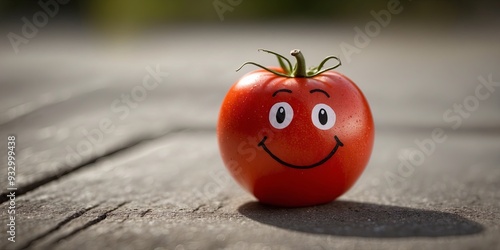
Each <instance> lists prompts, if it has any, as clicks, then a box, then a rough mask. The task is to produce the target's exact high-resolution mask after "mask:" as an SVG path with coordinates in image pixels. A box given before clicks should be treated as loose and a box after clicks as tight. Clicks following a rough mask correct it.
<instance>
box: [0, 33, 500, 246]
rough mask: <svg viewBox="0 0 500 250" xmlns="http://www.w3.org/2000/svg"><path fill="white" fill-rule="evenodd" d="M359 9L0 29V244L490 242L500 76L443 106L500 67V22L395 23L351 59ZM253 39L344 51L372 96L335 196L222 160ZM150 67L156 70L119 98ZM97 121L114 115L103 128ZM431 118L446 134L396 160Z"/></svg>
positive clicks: (276, 46) (498, 179) (429, 126)
mask: <svg viewBox="0 0 500 250" xmlns="http://www.w3.org/2000/svg"><path fill="white" fill-rule="evenodd" d="M311 27H316V28H311ZM352 27H353V25H344V26H335V25H327V24H323V25H317V24H314V25H306V24H303V25H302V26H299V29H300V30H301V31H302V32H301V35H300V36H298V35H297V32H296V31H295V30H292V29H291V26H290V25H287V24H279V25H278V24H277V25H275V26H271V27H267V28H263V27H261V26H252V25H244V24H242V25H235V26H231V25H222V24H221V25H212V26H201V27H200V26H196V27H195V26H178V27H177V26H174V27H171V28H168V29H165V30H159V31H156V32H153V34H144V35H141V36H140V37H137V38H136V39H133V40H129V41H128V42H126V43H116V42H115V40H113V39H111V40H106V39H102V38H99V39H98V38H96V37H95V36H93V34H90V33H86V32H84V31H82V32H74V33H71V31H69V30H71V29H68V30H65V29H64V28H53V29H50V28H47V29H46V30H44V32H41V33H40V35H39V36H38V37H36V39H34V40H32V41H31V42H30V43H29V44H28V45H25V46H24V47H22V48H21V51H20V52H19V53H18V54H15V53H13V51H12V49H11V47H10V45H9V44H7V43H5V44H1V46H0V49H1V54H2V57H0V76H1V77H0V124H1V125H0V139H1V140H4V142H6V141H7V136H8V135H16V137H17V141H16V143H17V147H16V153H17V165H18V168H17V169H16V176H17V187H18V190H17V197H16V215H17V216H16V223H17V224H16V225H17V226H16V242H15V243H11V242H10V241H7V237H8V236H7V234H6V230H5V229H6V226H4V227H2V230H0V231H1V234H0V235H1V237H2V238H1V239H0V249H25V248H32V249H337V248H344V249H358V248H365V249H366V248H370V249H422V248H426V249H473V248H482V249H500V240H499V238H498V235H499V233H500V228H499V225H500V224H499V221H500V215H499V214H500V205H499V204H500V192H499V191H498V190H500V166H499V164H500V155H499V154H498V153H499V152H500V112H499V110H500V109H499V108H500V86H499V87H492V88H493V91H492V92H490V95H489V97H488V98H485V99H484V100H480V101H479V105H478V106H477V107H475V108H474V109H473V110H471V111H469V112H467V113H468V116H467V117H464V118H462V119H461V122H462V123H461V124H460V126H458V127H453V125H454V124H455V122H450V121H447V120H445V119H443V115H444V114H445V113H446V112H447V110H449V109H451V110H453V108H454V105H455V104H463V103H464V101H465V100H470V99H471V98H472V97H470V96H474V95H475V94H476V92H475V90H476V88H477V86H479V85H480V84H481V82H480V80H478V78H480V77H483V78H485V79H488V77H491V79H492V80H493V82H500V71H499V66H500V47H498V41H499V39H500V35H499V34H498V32H497V33H493V32H491V30H488V29H487V28H484V29H475V28H472V27H469V28H467V27H465V28H457V27H447V26H446V27H434V28H433V29H424V28H418V27H410V28H409V27H406V26H391V27H390V28H387V29H384V30H383V31H382V33H381V34H380V35H379V36H377V37H375V38H373V39H372V41H371V42H370V44H368V46H366V47H365V48H363V49H362V50H361V53H359V54H354V55H353V56H352V60H351V61H350V62H348V61H347V60H345V59H346V58H345V55H342V52H341V50H340V48H339V45H340V44H341V43H342V42H347V43H351V44H353V37H354V35H355V33H354V31H353V29H352ZM62 31H65V32H62ZM4 33H5V32H4ZM261 47H264V48H268V49H271V50H276V51H278V52H282V53H286V52H287V51H288V50H290V49H292V48H300V49H302V51H303V52H304V54H305V56H306V59H308V62H309V64H310V65H313V64H314V63H315V62H319V61H320V60H321V59H322V58H323V57H324V56H326V55H327V54H337V55H340V56H341V58H342V59H344V65H343V66H342V67H340V68H339V69H338V70H339V71H340V72H342V73H344V74H346V75H348V76H349V77H350V78H352V79H353V80H354V81H355V82H356V83H357V84H358V85H359V87H360V88H361V89H362V90H363V92H364V93H365V95H366V97H367V98H368V100H369V102H370V104H371V107H372V111H373V115H374V117H375V123H376V128H377V130H376V141H375V147H374V151H373V154H372V158H371V160H370V163H369V165H368V167H367V169H366V171H365V172H364V173H363V175H362V177H361V178H360V180H359V181H358V182H357V183H356V185H355V186H354V187H353V188H352V189H351V190H350V191H349V192H348V193H346V194H345V195H344V196H342V197H341V198H340V199H339V200H338V201H335V202H332V203H330V204H327V205H323V206H316V207H308V208H298V209H280V208H270V207H266V206H262V205H260V204H259V203H257V202H256V201H255V199H254V198H253V197H252V196H251V195H249V194H247V193H246V192H245V191H243V190H242V189H241V188H240V187H239V186H238V185H237V184H236V183H234V181H233V180H232V179H231V178H230V177H229V175H228V173H227V172H226V170H225V168H224V166H223V164H222V162H221V159H220V157H219V153H218V147H217V141H216V137H215V123H216V119H217V114H218V109H219V105H220V103H221V101H222V98H223V97H224V95H225V93H226V91H227V89H228V88H229V87H230V86H231V84H232V83H233V82H234V81H235V80H236V79H238V78H239V77H241V76H242V75H243V74H244V72H247V71H248V70H251V69H250V68H245V69H244V70H243V72H238V73H235V72H234V69H235V68H237V67H238V66H239V65H240V64H241V63H242V62H244V61H247V60H254V61H259V62H261V63H263V64H275V62H274V58H272V57H270V56H268V55H265V54H259V53H257V52H256V49H257V48H261ZM148 67H149V68H150V69H153V70H156V69H159V70H160V71H161V72H164V73H163V75H162V76H161V77H160V78H158V79H159V80H160V81H161V82H159V84H158V86H157V87H156V88H154V89H153V90H151V91H149V90H148V91H147V92H146V96H145V97H144V98H142V99H141V100H140V101H136V102H134V103H133V104H131V105H129V106H127V105H126V104H124V103H122V102H120V100H121V98H122V95H131V94H132V93H133V92H134V91H135V90H134V89H135V88H137V86H140V85H141V84H142V82H143V79H144V78H145V77H146V76H148V75H150V73H148V69H147V68H148ZM152 79H153V78H151V79H150V80H152ZM495 90H496V91H495ZM483 91H484V90H483ZM485 93H486V92H485ZM115 102H118V103H119V104H118V106H115V108H113V103H115ZM115 105H116V104H115ZM116 107H120V109H119V111H117V109H116ZM125 110H127V111H126V112H125ZM103 121H104V122H108V125H107V126H109V127H112V128H113V129H109V130H112V131H109V132H107V131H103V130H102V129H101V130H100V132H99V133H102V136H97V135H96V134H95V133H97V132H96V131H97V130H99V128H100V126H101V125H100V124H102V123H103ZM435 129H442V131H443V133H444V136H445V138H446V139H445V140H444V141H443V142H442V143H436V147H435V149H434V150H433V152H431V153H429V154H428V155H425V159H424V160H423V162H421V163H419V164H414V165H412V167H410V168H401V163H402V162H405V161H408V159H409V157H411V155H412V152H414V151H413V150H414V149H415V148H417V147H418V145H417V144H416V142H415V141H416V140H417V141H423V140H426V139H429V138H432V133H433V131H434V130H435ZM84 131H90V132H89V133H90V134H91V135H93V136H94V137H92V136H90V137H88V136H85V132H84ZM92 138H93V139H92ZM92 140H94V141H95V143H92ZM3 144H5V143H3ZM88 145H91V146H90V147H88ZM78 150H80V152H81V154H77V153H75V151H78ZM0 153H1V156H2V163H1V164H0V165H1V169H2V171H0V180H1V181H0V183H2V187H1V190H0V191H1V193H2V196H1V197H0V201H1V202H2V204H1V205H0V209H1V211H2V225H6V223H7V222H8V221H7V220H8V217H7V210H8V206H9V202H8V201H7V196H6V195H7V194H8V191H7V189H6V188H7V184H6V179H7V171H6V169H7V166H6V154H7V149H6V148H5V147H1V148H0Z"/></svg>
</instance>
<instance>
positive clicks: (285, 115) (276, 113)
mask: <svg viewBox="0 0 500 250" xmlns="http://www.w3.org/2000/svg"><path fill="white" fill-rule="evenodd" d="M292 119H293V109H292V106H290V104H288V103H286V102H278V103H275V104H274V105H273V106H272V107H271V110H270V111H269V122H270V123H271V125H273V127H275V128H277V129H284V128H286V127H288V125H290V122H292Z"/></svg>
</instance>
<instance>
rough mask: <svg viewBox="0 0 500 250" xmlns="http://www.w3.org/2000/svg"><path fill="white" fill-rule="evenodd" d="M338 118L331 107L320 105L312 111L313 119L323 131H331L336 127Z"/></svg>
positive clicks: (315, 124)
mask: <svg viewBox="0 0 500 250" xmlns="http://www.w3.org/2000/svg"><path fill="white" fill-rule="evenodd" d="M336 118H337V116H336V115H335V112H334V111H333V109H332V108H330V106H328V105H326V104H323V103H320V104H316V106H314V108H313V110H312V114H311V119H312V122H313V124H314V126H316V127H317V128H319V129H321V130H327V129H331V128H332V127H333V125H335V120H336Z"/></svg>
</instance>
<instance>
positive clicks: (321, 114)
mask: <svg viewBox="0 0 500 250" xmlns="http://www.w3.org/2000/svg"><path fill="white" fill-rule="evenodd" d="M318 119H319V122H320V123H321V124H322V125H325V124H326V123H327V122H328V114H326V110H325V109H320V110H319V114H318Z"/></svg>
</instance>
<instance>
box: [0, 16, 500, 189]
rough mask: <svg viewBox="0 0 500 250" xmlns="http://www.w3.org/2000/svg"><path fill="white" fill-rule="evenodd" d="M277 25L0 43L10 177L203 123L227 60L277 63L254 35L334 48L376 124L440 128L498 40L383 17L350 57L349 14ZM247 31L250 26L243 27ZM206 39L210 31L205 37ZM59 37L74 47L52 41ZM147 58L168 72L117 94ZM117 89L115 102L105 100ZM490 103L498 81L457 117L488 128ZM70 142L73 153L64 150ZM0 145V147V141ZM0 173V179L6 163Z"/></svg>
mask: <svg viewBox="0 0 500 250" xmlns="http://www.w3.org/2000/svg"><path fill="white" fill-rule="evenodd" d="M304 27H306V26H304ZM311 27H316V28H311ZM280 30H281V31H280V36H273V40H270V41H266V42H265V44H264V43H263V41H262V40H261V39H260V38H259V37H260V35H263V36H265V35H273V34H274V31H273V30H271V29H262V27H260V26H252V25H246V26H245V27H244V28H241V27H239V26H238V27H233V26H216V25H215V26H207V27H198V26H197V27H192V26H187V27H174V28H172V29H169V30H166V31H165V32H158V33H157V35H155V36H152V37H150V36H145V37H144V39H140V41H138V44H139V45H140V46H137V48H136V49H134V50H126V51H120V50H119V49H118V50H117V49H111V48H110V47H109V46H99V45H98V44H100V43H101V42H102V41H99V40H98V39H92V38H91V37H90V36H89V35H88V34H84V33H81V34H73V33H71V34H73V35H72V36H66V35H61V34H60V33H57V30H56V31H51V30H50V29H48V30H47V31H46V32H44V33H42V34H41V35H40V37H37V41H36V42H33V43H30V44H29V46H27V47H26V50H25V51H24V52H23V53H20V54H10V53H7V52H8V51H9V47H8V46H9V45H8V44H3V45H2V49H3V50H5V51H6V53H5V55H2V57H1V58H0V75H1V76H2V77H1V78H0V97H1V98H0V123H4V124H3V125H1V126H0V138H5V137H6V136H7V135H9V134H16V135H18V145H19V147H18V152H19V156H20V158H19V160H18V163H19V165H21V166H23V167H22V168H20V169H19V180H18V184H19V186H20V187H26V189H27V190H28V189H29V190H31V188H28V187H30V185H31V186H38V185H37V182H40V180H49V179H54V178H55V177H57V176H58V175H59V174H64V173H66V172H70V171H72V170H73V169H74V168H76V167H78V166H81V165H82V164H85V163H87V162H90V161H92V160H93V159H95V158H96V157H99V156H102V155H106V154H107V153H108V152H111V151H114V150H115V149H119V148H122V147H127V145H129V144H134V143H135V142H137V141H140V140H141V138H144V137H145V138H148V137H155V136H156V135H158V134H160V135H161V134H163V133H164V132H165V131H168V130H169V129H170V128H176V127H212V128H213V127H214V124H215V120H216V118H217V112H218V107H219V103H220V102H221V100H222V98H223V96H224V93H225V91H226V90H227V89H228V87H229V86H230V85H231V84H232V82H233V81H234V80H236V79H237V78H238V77H239V76H241V75H242V74H243V73H244V72H239V73H234V72H233V70H234V69H235V68H236V67H237V66H239V65H240V63H242V62H243V61H246V60H249V59H253V60H257V61H259V62H262V63H264V64H275V59H274V58H272V57H271V56H269V55H262V54H258V53H257V52H256V51H255V48H259V47H263V46H264V47H267V48H270V49H276V50H278V51H280V52H283V53H285V52H286V51H287V50H288V49H287V48H282V44H288V45H289V46H290V48H292V47H293V48H294V47H298V48H301V49H303V51H304V53H306V55H307V56H308V62H310V64H312V63H313V62H315V61H319V60H320V59H321V58H322V57H324V56H325V53H333V54H340V55H341V58H342V59H344V65H343V66H342V67H341V68H339V70H340V71H341V72H343V73H345V74H346V75H348V76H350V77H351V78H352V79H353V80H355V81H356V82H357V83H358V84H359V85H360V87H361V88H362V89H363V91H364V92H365V94H366V96H367V98H368V100H369V101H370V103H371V106H372V110H373V113H374V117H375V120H376V124H377V125H379V126H381V127H383V128H384V127H390V128H394V127H395V128H407V127H412V128H413V127H416V128H421V127H423V128H432V127H437V126H439V127H444V128H450V126H452V125H454V124H455V123H456V119H457V117H458V116H456V115H454V121H451V122H450V121H448V122H447V121H445V120H443V115H444V114H445V112H447V110H449V109H453V108H454V104H455V103H457V104H463V102H464V101H466V100H467V99H466V98H468V97H469V96H471V95H475V90H476V87H477V86H478V85H479V84H480V82H479V80H478V77H481V76H482V77H484V78H486V79H487V78H488V76H490V74H491V75H492V79H493V81H495V82H497V81H498V80H497V79H498V76H497V72H498V70H497V65H499V64H500V61H499V60H500V59H499V58H500V49H498V46H497V44H496V43H495V42H494V41H496V40H497V39H495V38H496V36H497V35H496V34H495V33H492V32H489V30H475V31H474V32H475V34H476V36H464V35H463V34H466V33H460V32H457V33H432V32H428V31H422V30H419V29H410V30H409V31H407V29H401V28H400V27H393V28H388V29H387V30H386V31H387V32H384V33H381V35H380V36H378V37H376V38H374V39H373V40H372V41H371V42H370V44H369V46H367V47H366V48H363V49H362V53H359V54H353V55H352V58H351V59H352V60H351V61H349V60H348V59H347V58H346V55H342V54H341V50H340V47H339V45H340V44H341V43H342V42H346V43H352V41H353V37H354V35H355V33H354V32H353V30H352V27H351V26H336V27H334V28H332V27H328V26H327V25H326V26H325V24H323V26H321V25H319V26H318V25H307V29H306V33H304V34H303V35H301V36H300V37H297V36H296V32H295V30H294V29H288V28H286V27H285V28H283V27H282V28H280ZM325 30H331V32H325ZM249 33H251V34H254V35H252V36H251V37H248V36H247V35H246V34H249ZM43 34H46V35H43ZM62 34H64V33H62ZM200 37H204V39H199V38H200ZM234 37H245V42H244V43H237V44H235V43H234V42H233V38H234ZM309 37H314V41H315V42H314V43H311V41H310V40H309ZM417 38H418V39H417ZM205 39H214V40H217V41H218V42H217V43H216V44H214V45H211V47H210V49H207V48H206V44H205V42H204V40H205ZM417 40H418V41H420V42H419V43H418V44H417V43H415V41H417ZM54 41H57V42H54ZM456 41H460V43H457V42H456ZM430 44H432V46H430ZM64 46H71V47H72V48H80V49H75V50H72V51H71V52H69V53H60V48H61V47H64ZM229 48H231V49H229ZM235 51H238V53H235ZM457 51H459V52H460V53H457ZM472 62H473V63H472ZM147 67H152V68H153V71H154V70H156V67H159V68H160V71H161V72H168V76H166V77H165V78H164V81H162V82H161V84H159V86H158V87H157V88H155V89H154V90H152V91H148V92H147V97H146V98H145V99H144V100H142V101H140V102H138V103H137V105H136V104H132V106H133V107H130V106H128V105H127V104H124V103H123V102H122V99H121V98H122V95H124V94H125V95H131V92H132V91H133V90H134V88H135V87H137V86H140V85H141V84H142V82H143V80H144V77H146V76H147V75H148V74H149V73H148V71H147V70H146V68H147ZM245 70H250V68H249V69H245ZM483 91H484V90H483ZM485 93H486V92H485ZM115 101H119V104H118V105H117V106H115V108H111V106H112V104H113V103H114V102H115ZM469 101H470V100H469ZM499 106H500V97H499V95H498V91H497V92H492V93H490V95H489V97H488V98H487V99H485V100H482V101H480V103H479V108H476V109H474V110H473V111H471V112H468V113H470V115H467V117H466V118H463V119H461V121H462V122H463V124H460V129H490V130H491V129H496V128H497V127H498V126H499V125H500V114H499V113H498V112H497V110H498V108H499ZM108 119H109V120H111V125H109V123H108V121H109V120H108ZM101 122H104V124H105V125H106V124H107V125H108V126H113V125H115V126H114V127H115V129H114V130H113V131H112V132H110V133H105V135H104V136H103V138H102V141H101V142H100V143H95V144H92V143H91V144H90V146H91V149H88V145H89V138H88V137H87V136H85V135H84V133H83V131H84V130H85V131H90V134H91V136H92V132H95V130H96V129H99V127H100V123H101ZM104 127H106V126H104ZM101 130H102V129H101ZM95 136H96V138H99V136H97V135H95ZM78 150H80V151H81V152H82V153H81V156H79V155H78V153H76V154H75V153H74V151H78ZM0 153H1V154H2V155H5V151H4V149H3V148H1V149H0ZM1 164H4V163H3V162H2V163H1ZM2 166H3V165H2ZM0 178H1V179H5V172H1V173H0ZM2 197H3V196H2Z"/></svg>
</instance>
